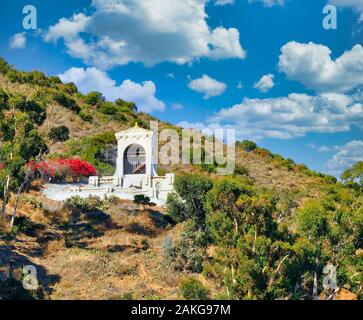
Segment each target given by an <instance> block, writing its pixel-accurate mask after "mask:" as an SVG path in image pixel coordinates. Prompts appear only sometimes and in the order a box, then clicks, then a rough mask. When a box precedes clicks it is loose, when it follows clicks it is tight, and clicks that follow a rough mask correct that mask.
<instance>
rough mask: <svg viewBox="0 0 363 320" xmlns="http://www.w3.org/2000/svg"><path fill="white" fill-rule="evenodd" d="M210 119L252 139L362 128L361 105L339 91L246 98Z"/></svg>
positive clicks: (299, 135) (285, 137)
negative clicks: (272, 97)
mask: <svg viewBox="0 0 363 320" xmlns="http://www.w3.org/2000/svg"><path fill="white" fill-rule="evenodd" d="M209 121H210V122H215V123H219V124H221V125H228V126H232V127H234V128H236V130H237V131H238V133H239V136H243V137H250V138H253V139H261V138H265V137H268V138H278V139H291V138H295V137H301V136H304V135H305V134H306V133H309V132H320V133H334V132H344V131H349V130H350V129H351V127H352V126H358V127H360V128H363V104H362V103H360V102H359V101H355V100H354V99H353V98H352V97H348V96H346V95H343V94H333V93H329V94H328V93H326V94H321V95H318V96H310V95H307V94H297V93H292V94H290V95H289V96H287V97H280V98H274V99H248V98H245V99H244V100H243V101H242V103H241V104H237V105H234V106H232V107H231V108H226V109H222V110H220V111H219V112H217V113H216V114H215V115H213V116H212V117H211V118H210V119H209Z"/></svg>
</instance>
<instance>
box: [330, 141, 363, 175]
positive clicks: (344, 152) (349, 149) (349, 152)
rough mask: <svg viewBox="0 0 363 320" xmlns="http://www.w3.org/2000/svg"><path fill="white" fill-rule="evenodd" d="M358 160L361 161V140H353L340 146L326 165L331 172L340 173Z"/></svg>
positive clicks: (362, 149) (362, 148)
mask: <svg viewBox="0 0 363 320" xmlns="http://www.w3.org/2000/svg"><path fill="white" fill-rule="evenodd" d="M358 161H363V141H359V140H353V141H350V142H348V143H347V144H345V145H343V146H341V147H340V148H339V151H338V152H337V153H336V154H335V155H334V156H333V157H332V158H331V159H330V160H329V161H328V162H327V163H326V167H327V168H328V169H329V171H330V172H331V173H332V174H338V175H340V174H341V173H342V172H343V171H344V170H346V169H348V168H350V167H351V166H352V165H354V164H355V163H356V162H358Z"/></svg>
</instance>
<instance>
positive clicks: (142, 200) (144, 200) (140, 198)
mask: <svg viewBox="0 0 363 320" xmlns="http://www.w3.org/2000/svg"><path fill="white" fill-rule="evenodd" d="M134 203H135V204H137V205H141V206H142V208H143V209H142V210H143V211H145V209H146V206H155V203H153V202H151V201H150V198H149V197H146V196H144V195H143V194H137V195H135V196H134Z"/></svg>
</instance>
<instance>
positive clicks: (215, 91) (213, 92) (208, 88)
mask: <svg viewBox="0 0 363 320" xmlns="http://www.w3.org/2000/svg"><path fill="white" fill-rule="evenodd" d="M188 87H189V88H190V89H192V90H194V91H196V92H199V93H203V94H204V99H209V98H211V97H216V96H219V95H221V94H222V93H223V92H224V91H226V89H227V85H226V84H225V83H223V82H220V81H218V80H216V79H213V78H211V77H209V76H208V75H206V74H204V75H203V76H202V77H201V78H198V79H195V80H192V81H190V83H189V85H188Z"/></svg>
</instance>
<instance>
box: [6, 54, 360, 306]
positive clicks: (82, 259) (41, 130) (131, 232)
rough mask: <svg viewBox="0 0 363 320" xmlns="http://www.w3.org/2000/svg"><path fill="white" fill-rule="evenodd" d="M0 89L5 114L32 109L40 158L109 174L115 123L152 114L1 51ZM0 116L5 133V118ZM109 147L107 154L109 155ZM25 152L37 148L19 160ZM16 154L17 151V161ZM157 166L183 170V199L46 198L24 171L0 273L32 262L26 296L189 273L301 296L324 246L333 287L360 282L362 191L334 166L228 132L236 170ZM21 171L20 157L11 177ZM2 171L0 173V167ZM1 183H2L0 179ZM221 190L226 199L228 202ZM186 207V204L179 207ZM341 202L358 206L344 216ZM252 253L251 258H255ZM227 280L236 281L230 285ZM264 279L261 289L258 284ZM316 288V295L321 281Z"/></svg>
mask: <svg viewBox="0 0 363 320" xmlns="http://www.w3.org/2000/svg"><path fill="white" fill-rule="evenodd" d="M0 90H2V92H5V94H6V95H7V97H8V98H6V99H8V101H9V102H7V105H8V107H6V108H4V110H3V113H4V115H3V117H4V119H5V120H7V119H10V118H11V117H13V116H14V113H17V112H19V114H21V115H20V116H23V117H30V119H31V121H32V125H33V126H34V131H36V133H37V134H38V135H39V139H43V140H44V143H45V144H46V145H47V146H48V148H49V152H48V153H46V154H45V158H59V157H64V158H69V157H80V158H82V159H83V160H86V161H88V162H90V163H92V164H93V165H94V166H95V167H96V169H97V171H98V173H100V174H113V170H114V150H115V138H114V133H115V132H117V131H120V130H123V129H126V128H128V127H130V126H133V125H134V123H135V122H138V124H139V125H140V126H142V127H145V128H148V123H149V121H150V120H156V119H155V118H154V117H152V116H150V115H148V114H145V113H140V112H138V111H137V106H135V105H134V104H133V103H132V102H126V101H123V100H118V101H116V102H114V103H112V102H107V101H105V100H104V98H103V97H102V95H101V94H97V93H92V94H88V95H83V94H81V93H79V92H78V89H77V87H76V86H75V85H74V84H63V83H61V81H60V80H59V79H58V78H57V77H46V76H45V75H44V74H42V73H41V72H37V71H34V72H20V71H17V70H14V69H13V68H12V67H11V66H9V65H8V64H6V62H5V61H3V60H0ZM0 103H1V100H0ZM4 105H5V104H4ZM0 111H2V110H1V108H0ZM23 113H24V114H25V115H23ZM42 113H44V115H42ZM40 115H41V116H42V121H39V123H37V122H36V120H34V119H38V118H39V117H40ZM26 119H27V118H26ZM0 120H1V118H0ZM26 121H28V120H26ZM26 121H25V122H26ZM5 123H6V121H5ZM60 126H65V127H66V128H68V129H69V136H68V137H67V139H65V141H57V142H54V141H52V139H51V138H50V136H49V133H50V132H51V131H52V129H53V128H56V127H60ZM2 128H4V129H2V130H3V131H4V135H5V133H6V130H5V129H6V126H4V127H2ZM163 128H175V127H174V126H173V125H171V124H168V123H165V122H162V121H160V122H159V129H160V130H161V129H163ZM176 129H178V130H180V128H176ZM16 130H18V131H19V132H16V134H22V133H21V131H22V130H20V129H19V127H16ZM16 130H15V131H16ZM24 130H25V131H26V130H27V129H24ZM29 132H32V133H31V135H36V134H35V133H34V132H33V131H29ZM25 138H27V137H26V136H25ZM37 139H38V136H37ZM0 141H1V140H0ZM36 141H38V140H36ZM39 141H40V140H39ZM39 144H40V142H39ZM15 149H16V148H15ZM20 149H21V147H20ZM4 150H5V149H4ZM106 153H107V154H111V156H110V157H106V156H105V154H106ZM0 156H1V154H0ZM34 157H35V154H34V155H32V156H29V159H26V160H27V161H28V160H31V159H33V158H34ZM0 160H1V158H0ZM23 160H24V159H23ZM19 161H20V160H19ZM25 163H26V161H25V160H24V161H23V162H21V164H22V165H23V164H25ZM0 164H1V161H0ZM19 166H20V165H19ZM0 170H2V168H1V167H0ZM164 172H175V173H176V175H177V176H178V177H181V179H180V182H178V184H177V186H176V187H177V192H178V194H179V196H180V198H181V199H182V200H183V201H182V202H178V201H179V200H178V199H174V201H175V202H171V205H170V206H169V207H168V208H158V207H146V209H145V210H142V209H141V208H140V207H138V206H136V205H134V204H133V203H131V202H127V201H121V200H119V199H115V198H112V197H111V198H109V199H96V198H90V199H86V200H83V201H82V200H80V199H73V200H72V201H68V202H67V203H65V204H62V203H57V202H52V201H50V200H48V199H45V198H44V196H43V195H42V194H41V192H40V191H41V187H42V182H41V181H35V182H33V184H32V185H31V187H30V188H28V189H27V190H26V192H24V193H23V194H22V195H21V197H20V204H19V208H18V215H17V219H16V221H15V226H14V228H13V230H10V231H9V230H7V228H6V223H7V222H6V221H7V220H6V219H0V221H1V225H0V249H1V253H0V266H1V269H0V272H1V273H0V275H1V276H2V277H4V274H6V273H7V271H8V268H9V265H11V268H12V269H13V270H14V274H15V278H17V279H19V278H20V277H21V275H20V273H21V271H20V268H21V267H22V266H23V265H26V264H32V265H35V266H37V269H38V277H39V282H40V284H41V290H39V292H33V293H32V294H33V297H35V298H50V299H130V298H131V297H132V298H139V299H168V298H169V299H177V298H181V297H182V296H181V289H180V286H181V284H182V283H183V281H184V280H185V279H186V278H190V277H195V278H196V279H197V280H198V281H199V282H198V283H200V285H203V286H204V287H206V288H207V289H208V291H209V296H210V297H211V298H226V294H227V293H228V298H230V296H229V295H230V294H233V296H232V297H233V298H236V299H242V298H245V297H246V298H255V299H266V298H268V299H275V298H286V299H292V298H297V297H298V298H302V299H304V298H305V297H307V296H308V294H307V293H306V292H308V291H309V292H310V291H312V290H310V287H311V286H312V282H313V281H312V279H313V277H314V272H315V273H316V272H317V271H316V270H319V274H320V275H322V269H323V267H324V263H323V261H324V262H327V261H329V259H330V258H329V256H333V255H334V259H343V258H344V259H346V260H344V261H345V262H344V268H345V269H344V276H343V275H342V276H341V277H342V279H343V280H342V281H343V282H342V283H341V287H342V288H345V290H350V291H352V292H353V293H352V294H353V295H354V297H358V295H361V294H362V284H361V280H360V278H358V282H357V281H356V280H355V279H354V280H352V279H350V278H349V277H350V276H351V274H352V273H353V274H354V273H356V272H358V274H361V269H360V268H361V265H360V264H361V261H362V257H361V251H359V250H361V247H362V240H361V235H363V233H362V230H363V227H362V226H363V224H362V221H363V220H362V214H363V210H362V203H363V200H362V196H361V193H359V192H361V191H357V192H356V191H355V190H353V189H349V188H346V187H345V186H343V185H342V184H340V183H336V180H335V179H334V178H332V177H329V176H325V175H323V174H319V173H316V172H312V171H311V170H309V169H308V168H307V167H306V166H304V165H299V164H295V163H294V162H293V161H292V160H289V159H284V158H282V157H280V156H278V155H274V154H272V153H271V152H269V151H268V150H265V149H261V148H259V147H257V146H255V147H254V148H252V149H249V148H245V147H244V146H243V144H242V143H238V144H237V151H236V172H235V174H234V175H233V176H231V177H227V178H226V177H221V176H218V175H217V174H216V173H215V167H214V166H203V165H174V166H160V167H159V173H160V174H163V173H164ZM21 174H22V171H21V169H19V173H18V175H19V176H17V177H16V178H17V179H18V180H20V177H21ZM185 174H187V175H190V174H194V176H193V177H197V178H193V177H192V178H190V177H189V178H187V179H185V180H183V177H185ZM0 178H1V179H2V180H4V175H0ZM194 179H196V180H195V181H194ZM14 180H16V179H14ZM178 181H179V180H178ZM194 183H195V184H194ZM189 184H191V185H189ZM0 185H1V188H3V181H2V182H1V183H0ZM178 185H179V187H178ZM11 187H12V188H13V189H12V191H13V193H12V195H11V198H10V201H9V205H8V208H7V213H8V216H10V213H11V212H12V209H13V207H14V205H15V199H16V198H15V194H16V191H17V190H18V187H19V183H18V184H17V183H16V182H14V185H11ZM188 187H190V188H205V190H204V189H203V192H199V189H198V190H197V191H198V192H195V193H193V192H190V193H189V194H183V188H185V190H186V189H187V188H188ZM191 190H194V189H191ZM224 192H225V194H224ZM194 196H195V197H201V198H198V199H197V200H198V201H199V202H200V203H201V204H200V208H199V211H198V212H195V211H194V209H191V208H190V207H189V201H191V202H192V203H193V204H195V202H194V200H195V199H194V198H193V197H194ZM234 197H235V200H233V199H234ZM245 197H246V198H245ZM201 199H202V200H201ZM230 201H235V203H233V204H232V205H231V204H230ZM317 201H321V203H320V202H319V204H317ZM0 203H1V201H0ZM229 205H231V207H228V206H229ZM227 207H228V210H227V209H226V208H227ZM323 207H324V210H323ZM183 210H184V211H185V212H187V213H188V214H184V213H185V212H184V213H182V214H181V211H183ZM254 210H255V211H256V212H258V215H257V218H256V216H255V215H253V214H252V218H247V217H245V216H244V215H242V216H239V214H240V213H245V212H248V213H249V212H252V213H254V212H255V211H254ZM323 211H324V212H323ZM311 212H312V213H311ZM321 212H323V213H321ZM305 213H306V215H307V217H308V218H309V219H310V218H312V219H315V218H316V217H320V214H321V216H323V217H324V219H325V220H324V225H325V224H327V225H328V224H329V225H330V226H331V228H330V227H329V228H327V230H333V231H334V232H332V234H330V233H329V236H328V235H326V238H322V237H320V234H319V237H318V236H317V238H316V240H315V241H313V240H311V239H313V238H310V236H309V235H308V232H307V231H306V230H309V229H311V228H313V227H314V226H315V224H314V223H315V222H314V223H313V224H312V225H309V223H307V224H306V225H308V227H307V228H306V227H305V225H304V224H303V223H305V220H304V221H303V220H301V219H300V218H297V216H298V215H299V214H301V215H303V214H305ZM310 213H311V214H310ZM183 214H184V215H183ZM345 214H346V215H347V217H345V216H344V215H345ZM350 214H352V215H356V216H354V218H352V219H350V216H349V215H350ZM178 215H180V216H178ZM229 215H230V217H229ZM235 215H236V216H237V218H236V216H235ZM338 215H339V217H340V218H339V219H340V220H339V219H338V218H337V216H338ZM227 217H228V219H230V220H227ZM260 217H262V218H260ZM220 219H222V220H220ZM224 219H226V220H224ZM238 219H240V220H238ZM259 219H260V220H259ZM338 220H339V222H338V223H337V221H338ZM226 221H227V222H226ZM346 221H349V223H348V222H346ZM350 221H354V223H350ZM345 223H347V225H345ZM318 224H319V222H318ZM241 225H242V226H241ZM340 225H342V227H340ZM206 226H208V228H209V229H208V228H207V227H206ZM232 226H233V227H232ZM247 226H249V227H248V228H247ZM257 226H258V227H257ZM302 226H304V227H302ZM343 226H344V227H343ZM222 227H224V228H225V230H224V231H223V232H224V233H223V234H222V235H221V234H219V233H218V228H222ZM304 228H305V229H304ZM233 230H235V232H236V233H237V234H238V237H243V238H241V239H243V240H236V243H233V244H230V243H229V240H228V241H227V240H226V239H225V238H223V237H227V236H228V239H238V237H237V235H236V234H233V232H234V231H233ZM322 230H325V229H324V228H321V230H320V229H319V233H320V232H322ZM221 232H222V229H221ZM304 232H306V233H304ZM324 232H325V231H324ZM348 235H349V241H351V243H350V244H351V245H349V246H348V248H347V249H346V250H345V251H344V254H343V253H340V251H339V250H338V249H336V248H340V247H341V246H345V245H346V244H342V243H340V239H344V238H345V237H348ZM314 236H315V235H314ZM324 237H325V236H324ZM211 239H214V240H213V241H212V240H211ZM357 239H358V240H357ZM310 241H312V242H313V243H320V242H321V250H320V249H319V250H320V251H319V250H318V251H319V259H320V260H319V261H321V262H319V265H318V267H317V266H315V265H314V263H313V262H311V261H316V260H314V259H315V258H314V259H313V258H312V257H315V256H314V254H316V253H315V252H317V251H316V250H314V249H313V248H312V246H313V244H311V243H310ZM244 243H245V244H246V246H247V245H248V244H249V243H252V245H251V248H249V249H246V248H245V247H243V244H244ZM328 243H329V244H328ZM314 245H315V244H314ZM225 246H227V247H225ZM169 247H172V249H173V250H171V249H170V248H169ZM256 248H257V249H256ZM344 248H345V247H344ZM190 250H191V251H192V252H190ZM245 250H246V252H248V253H246V256H241V257H239V258H238V259H237V258H235V259H236V261H241V265H238V263H236V264H237V267H235V266H234V262H233V263H232V262H231V261H230V260H228V259H229V258H230V257H229V254H230V256H232V257H233V256H234V255H236V256H235V257H238V254H242V253H240V252H245ZM256 250H257V253H256ZM258 250H260V251H258ZM169 251H170V252H171V253H170V252H169ZM223 252H227V253H228V256H227V257H226V256H225V255H223ZM336 252H338V253H336ZM356 252H357V254H356ZM335 254H336V256H335ZM355 254H356V257H357V258H355ZM256 255H257V256H258V258H257V257H256ZM265 255H266V256H265ZM169 256H170V257H169ZM247 256H248V259H247V258H246V257H247ZM262 257H263V258H262ZM285 257H286V258H285ZM168 259H171V260H168ZM244 259H245V260H244ZM286 259H291V261H290V260H289V263H288V266H289V268H291V269H286V270H284V272H286V274H282V271H281V264H282V263H283V262H284V261H285V260H286ZM305 259H306V260H305ZM354 259H357V262H356V261H355V260H354ZM189 260H190V261H189ZM260 260H261V261H260ZM353 260H354V261H353ZM171 261H173V262H172V263H171ZM252 261H253V263H256V266H255V265H253V266H252ZM256 261H259V262H256ZM352 261H353V262H352ZM189 263H190V264H189ZM264 264H265V265H264ZM171 265H173V266H174V267H171ZM221 265H222V266H223V265H226V266H231V272H230V275H229V273H228V277H230V278H228V279H225V278H223V277H224V275H221V274H225V272H224V273H223V272H221V270H222V269H221ZM257 265H258V266H257ZM181 266H182V267H181ZM235 268H236V271H235ZM249 268H251V270H252V269H253V268H255V269H253V270H252V271H251V274H259V275H260V276H261V279H259V280H256V281H255V282H254V290H252V289H251V288H250V287H248V289H246V288H245V287H244V286H243V285H241V286H240V287H238V288H237V287H234V285H235V283H237V282H238V283H239V282H241V283H247V282H248V283H250V282H251V281H252V280H246V279H249V276H247V275H245V274H244V273H243V272H242V270H250V269H249ZM304 268H306V270H305V269H304ZM256 270H258V271H256ZM276 270H277V271H276ZM297 270H299V271H297ZM357 270H358V271H357ZM305 271H306V274H308V276H307V277H306V279H305V278H304V280H302V281H301V289H299V290H301V293H300V291H299V293H296V292H293V291H294V290H292V289H291V288H292V287H294V286H295V284H296V283H297V284H299V283H300V280H297V279H300V278H299V277H300V272H302V273H304V272H305ZM235 272H236V273H237V274H238V275H237V279H236V278H235ZM238 272H240V273H238ZM280 273H281V274H280ZM290 276H291V277H292V278H291V279H293V280H291V279H290V278H289V277H290ZM301 277H302V276H301ZM285 278H286V279H288V280H286V281H285V280H284V279H285ZM221 279H223V280H221ZM268 279H270V280H269V281H268ZM294 281H295V282H296V283H294ZM0 282H1V278H0ZM263 282H266V283H267V284H268V285H266V288H265V287H264V286H263V285H261V283H263ZM226 283H227V284H228V285H226V286H227V291H226V290H225V288H224V285H225V284H226ZM229 283H231V284H230V285H229ZM17 285H19V283H17ZM272 285H275V286H276V289H275V288H273V289H272ZM229 286H231V287H232V288H233V290H231V292H232V293H231V292H230V290H229V288H230V287H229ZM259 286H261V288H260V287H259ZM267 287H268V288H267ZM14 288H16V284H15V285H14V283H10V284H9V283H6V284H5V285H3V288H0V297H1V295H3V296H4V297H9V296H10V297H11V296H15V297H18V298H19V297H23V296H22V295H25V296H26V293H24V292H22V291H21V290H20V289H19V288H18V289H14ZM306 288H308V289H306ZM19 290H20V291H19ZM263 290H265V291H266V292H268V294H266V295H264V294H262V293H261V292H263ZM350 291H348V292H350ZM226 292H227V293H226ZM337 293H338V291H337ZM322 296H323V297H325V296H324V294H323V293H322ZM309 297H310V296H309Z"/></svg>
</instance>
